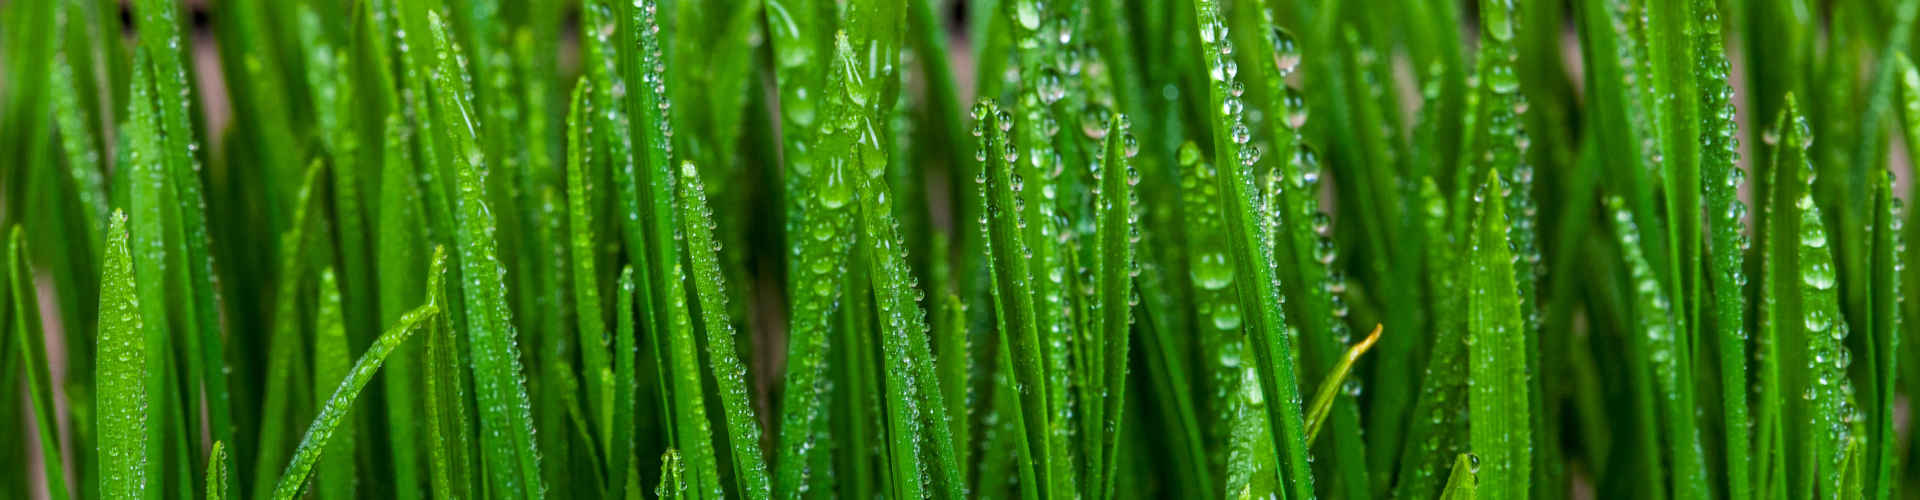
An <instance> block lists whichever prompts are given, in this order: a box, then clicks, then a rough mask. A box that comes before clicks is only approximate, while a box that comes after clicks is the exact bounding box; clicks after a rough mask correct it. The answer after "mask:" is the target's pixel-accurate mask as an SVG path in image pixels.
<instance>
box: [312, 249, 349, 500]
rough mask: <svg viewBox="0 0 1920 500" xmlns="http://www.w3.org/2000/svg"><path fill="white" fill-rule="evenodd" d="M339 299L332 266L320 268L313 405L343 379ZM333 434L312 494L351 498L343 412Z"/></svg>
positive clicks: (322, 402) (345, 354)
mask: <svg viewBox="0 0 1920 500" xmlns="http://www.w3.org/2000/svg"><path fill="white" fill-rule="evenodd" d="M342 307H343V306H342V304H341V299H340V281H339V279H337V278H335V277H334V272H333V268H327V269H324V270H321V271H320V305H319V311H318V312H316V313H315V318H316V319H315V323H316V324H315V325H314V337H313V344H314V345H313V384H314V390H313V393H314V396H315V397H316V398H317V399H319V400H318V401H315V402H314V406H315V407H322V408H324V407H325V406H326V405H327V402H328V399H330V397H320V395H321V394H327V393H328V392H327V389H328V388H329V387H338V386H339V385H340V383H342V382H345V381H347V365H348V363H349V362H350V360H351V359H352V357H353V354H352V353H351V352H350V351H349V350H348V348H347V328H346V320H345V318H344V317H343V316H344V313H343V312H342V311H341V309H342ZM333 434H335V435H338V436H340V437H339V439H340V440H341V441H340V442H339V443H338V444H335V445H334V446H333V453H332V454H330V455H326V456H324V457H322V459H321V460H320V462H319V463H318V464H317V465H316V467H317V468H318V469H319V470H318V471H317V472H318V473H319V474H320V478H319V479H318V480H316V482H317V483H318V486H317V487H316V488H314V491H315V493H316V495H315V496H316V497H317V498H320V499H323V500H340V499H346V498H352V496H353V485H354V483H355V482H356V480H355V478H354V474H355V473H356V472H355V471H354V463H353V462H354V456H353V455H354V448H355V446H354V425H353V421H352V420H351V419H350V418H348V416H347V414H346V413H344V412H343V413H342V414H341V418H340V423H339V425H338V426H337V427H335V428H334V431H333Z"/></svg>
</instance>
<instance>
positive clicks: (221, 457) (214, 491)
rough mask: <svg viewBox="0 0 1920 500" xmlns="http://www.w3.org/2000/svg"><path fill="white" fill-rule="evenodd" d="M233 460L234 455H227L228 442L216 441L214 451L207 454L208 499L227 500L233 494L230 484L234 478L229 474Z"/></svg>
mask: <svg viewBox="0 0 1920 500" xmlns="http://www.w3.org/2000/svg"><path fill="white" fill-rule="evenodd" d="M232 462H233V457H229V456H227V443H225V442H223V441H214V442H213V452H212V453H210V454H208V455H207V500H227V498H230V497H231V496H232V490H230V489H229V485H232V484H233V479H232V478H231V477H229V475H228V474H229V472H228V471H230V470H232V468H233V466H232Z"/></svg>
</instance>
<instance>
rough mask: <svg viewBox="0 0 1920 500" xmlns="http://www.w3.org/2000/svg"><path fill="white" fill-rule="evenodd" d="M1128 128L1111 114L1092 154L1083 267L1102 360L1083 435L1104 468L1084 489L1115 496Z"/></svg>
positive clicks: (1134, 229)
mask: <svg viewBox="0 0 1920 500" xmlns="http://www.w3.org/2000/svg"><path fill="white" fill-rule="evenodd" d="M1132 128H1133V127H1132V125H1131V120H1128V119H1127V117H1126V115H1124V114H1122V115H1115V116H1114V118H1113V121H1112V122H1111V123H1109V124H1107V130H1106V133H1105V137H1106V145H1105V146H1103V147H1102V148H1101V149H1100V150H1098V151H1099V152H1098V153H1096V155H1095V157H1096V158H1097V159H1098V160H1099V162H1100V163H1099V165H1100V166H1099V170H1097V171H1095V172H1094V173H1093V174H1094V175H1093V177H1094V182H1095V187H1094V188H1093V192H1094V202H1093V203H1094V212H1095V214H1094V217H1095V219H1096V220H1097V221H1098V223H1097V224H1098V225H1097V226H1096V228H1095V231H1094V237H1093V241H1094V244H1095V245H1097V246H1098V247H1097V248H1095V249H1094V250H1093V256H1094V257H1093V259H1092V264H1091V265H1090V266H1089V267H1090V268H1092V269H1093V274H1094V281H1093V283H1091V285H1092V286H1093V289H1094V290H1096V292H1095V294H1096V296H1095V297H1093V298H1092V299H1090V302H1091V303H1092V304H1091V309H1092V310H1093V316H1094V317H1093V318H1092V320H1091V325H1090V327H1089V332H1088V333H1087V338H1089V339H1093V341H1094V343H1095V344H1096V348H1097V349H1099V351H1100V352H1099V355H1100V357H1101V358H1102V359H1101V361H1102V362H1103V363H1101V366H1096V367H1094V370H1095V372H1096V373H1095V374H1094V375H1093V377H1095V379H1096V380H1098V383H1099V386H1098V390H1097V391H1096V390H1094V389H1093V388H1088V389H1086V390H1087V391H1090V392H1093V393H1095V394H1097V395H1099V396H1100V398H1099V400H1101V403H1100V404H1101V405H1102V406H1101V407H1099V408H1098V409H1099V411H1100V413H1099V415H1100V418H1099V421H1098V422H1095V424H1096V425H1095V426H1094V427H1093V428H1094V429H1098V432H1097V433H1096V434H1094V435H1090V436H1086V437H1085V439H1088V440H1091V441H1093V442H1095V443H1097V444H1098V446H1097V447H1096V448H1095V449H1097V450H1099V455H1098V456H1096V457H1093V459H1094V460H1095V461H1096V462H1095V463H1098V464H1104V465H1105V470H1099V469H1096V470H1094V472H1093V474H1091V475H1090V477H1089V478H1088V480H1087V482H1088V483H1089V486H1090V488H1085V489H1090V490H1091V491H1092V492H1093V496H1094V497H1096V498H1114V497H1115V496H1117V492H1116V491H1115V490H1114V476H1115V475H1117V474H1118V468H1119V463H1120V439H1121V419H1122V415H1123V412H1124V410H1125V409H1126V399H1125V398H1126V393H1127V365H1128V352H1129V349H1130V343H1131V340H1130V339H1131V337H1132V335H1131V332H1132V329H1133V328H1132V327H1133V318H1134V315H1133V304H1135V303H1137V302H1138V299H1137V298H1136V297H1137V296H1136V295H1135V292H1134V290H1133V277H1134V275H1135V274H1137V273H1138V272H1139V264H1138V263H1137V262H1136V261H1135V260H1134V251H1135V244H1136V243H1137V242H1138V241H1139V238H1138V235H1139V234H1140V233H1139V223H1140V216H1139V213H1140V207H1139V206H1138V205H1139V203H1140V201H1139V200H1140V198H1139V195H1138V194H1137V193H1136V192H1135V191H1134V186H1135V185H1136V184H1138V183H1139V180H1138V179H1139V172H1138V171H1136V170H1134V167H1133V165H1132V163H1131V162H1130V161H1129V160H1131V156H1133V155H1135V154H1138V153H1139V150H1138V146H1137V143H1136V146H1135V149H1134V150H1132V151H1129V150H1128V149H1127V144H1128V143H1135V141H1137V139H1134V138H1133V130H1132ZM1094 409H1095V408H1088V409H1087V411H1093V410H1094ZM1102 435H1104V437H1103V436H1102Z"/></svg>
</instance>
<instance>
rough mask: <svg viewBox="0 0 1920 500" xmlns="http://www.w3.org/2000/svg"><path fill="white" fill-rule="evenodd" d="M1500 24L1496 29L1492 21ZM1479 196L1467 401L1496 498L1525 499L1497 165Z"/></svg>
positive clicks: (1519, 364)
mask: <svg viewBox="0 0 1920 500" xmlns="http://www.w3.org/2000/svg"><path fill="white" fill-rule="evenodd" d="M1495 29H1497V28H1495ZM1480 189H1481V190H1480V192H1478V193H1476V194H1475V195H1474V198H1475V200H1476V201H1480V203H1478V205H1479V209H1478V210H1477V212H1479V214H1478V216H1476V217H1475V219H1476V221H1475V222H1474V230H1473V249H1474V250H1473V252H1472V255H1469V256H1468V258H1469V262H1470V263H1471V264H1470V266H1469V267H1468V269H1469V271H1468V277H1469V279H1468V282H1469V288H1468V290H1469V291H1470V295H1469V299H1468V316H1467V317H1468V321H1467V343H1468V345H1469V348H1468V351H1469V353H1468V354H1469V357H1470V358H1471V359H1472V362H1471V368H1470V369H1469V372H1468V373H1469V375H1468V377H1469V378H1468V380H1469V383H1468V385H1469V387H1470V389H1469V392H1470V394H1468V400H1469V401H1470V404H1469V405H1470V407H1471V417H1470V418H1471V421H1472V425H1471V426H1470V428H1471V436H1472V443H1473V450H1474V454H1475V455H1477V456H1479V457H1480V460H1481V462H1482V463H1483V464H1484V465H1485V466H1486V467H1485V468H1483V469H1482V470H1481V473H1483V474H1485V476H1484V478H1485V481H1483V482H1484V483H1486V485H1487V488H1486V489H1485V494H1486V497H1487V498H1489V499H1491V500H1501V499H1519V498H1526V497H1527V492H1528V491H1529V490H1528V486H1527V483H1528V478H1529V475H1528V467H1529V466H1531V465H1532V458H1531V456H1530V455H1531V453H1532V451H1531V450H1532V446H1533V445H1532V438H1531V435H1530V432H1529V428H1530V427H1529V426H1530V424H1531V421H1530V419H1529V417H1528V412H1529V408H1530V406H1529V404H1528V402H1527V398H1528V397H1529V394H1530V393H1529V391H1528V389H1527V374H1528V373H1529V371H1528V368H1527V359H1526V355H1525V353H1526V350H1525V349H1526V335H1527V334H1526V331H1525V330H1524V327H1525V324H1524V323H1523V322H1522V321H1521V312H1520V307H1521V303H1520V298H1519V297H1518V296H1517V295H1516V293H1517V292H1516V291H1515V290H1516V288H1515V285H1514V277H1513V273H1514V270H1513V264H1512V263H1513V254H1512V253H1511V252H1510V251H1508V250H1507V245H1506V242H1507V241H1508V238H1509V236H1508V235H1507V231H1508V226H1507V214H1506V203H1505V201H1504V199H1503V193H1502V191H1503V188H1502V187H1501V181H1500V179H1499V177H1498V173H1497V172H1490V173H1489V174H1488V178H1487V182H1486V183H1485V184H1482V185H1481V188H1480Z"/></svg>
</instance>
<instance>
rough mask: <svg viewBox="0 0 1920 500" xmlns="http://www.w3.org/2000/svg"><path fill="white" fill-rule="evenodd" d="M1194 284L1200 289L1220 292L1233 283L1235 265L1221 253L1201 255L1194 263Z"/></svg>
mask: <svg viewBox="0 0 1920 500" xmlns="http://www.w3.org/2000/svg"><path fill="white" fill-rule="evenodd" d="M1192 274H1193V283H1194V284H1196V285H1200V288H1205V289H1208V290H1220V289H1223V288H1226V287H1227V285H1229V284H1232V283H1233V264H1232V263H1230V262H1227V256H1226V254H1224V253H1221V252H1209V253H1204V254H1201V255H1200V258H1198V259H1195V260H1194V262H1193V271H1192Z"/></svg>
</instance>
